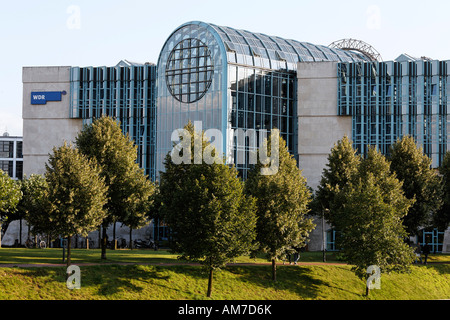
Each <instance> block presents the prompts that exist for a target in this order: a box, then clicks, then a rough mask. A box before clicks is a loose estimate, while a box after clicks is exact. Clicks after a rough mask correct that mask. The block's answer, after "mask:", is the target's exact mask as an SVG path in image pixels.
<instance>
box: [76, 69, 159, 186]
mask: <svg viewBox="0 0 450 320" xmlns="http://www.w3.org/2000/svg"><path fill="white" fill-rule="evenodd" d="M155 83H156V66H155V65H153V64H143V65H133V64H132V65H128V66H127V65H121V64H119V65H117V66H115V67H85V68H80V67H73V68H72V69H71V106H70V108H71V110H70V117H71V118H81V119H83V124H89V123H91V122H92V121H93V119H95V118H99V117H101V116H102V115H103V114H106V115H108V116H111V117H113V118H115V119H117V120H118V121H120V124H121V128H122V132H123V133H124V134H129V136H130V138H131V139H133V140H134V143H135V144H136V146H137V152H138V157H137V162H138V163H139V165H140V166H141V168H143V169H145V173H146V174H147V175H148V176H149V178H150V179H152V180H154V179H155V174H156V173H155V163H154V162H155V159H154V155H155V148H156V125H155V121H156V106H155V104H156V92H155Z"/></svg>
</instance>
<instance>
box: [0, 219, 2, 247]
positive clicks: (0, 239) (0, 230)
mask: <svg viewBox="0 0 450 320" xmlns="http://www.w3.org/2000/svg"><path fill="white" fill-rule="evenodd" d="M1 247H2V224H1V223H0V248H1Z"/></svg>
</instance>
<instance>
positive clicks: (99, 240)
mask: <svg viewBox="0 0 450 320" xmlns="http://www.w3.org/2000/svg"><path fill="white" fill-rule="evenodd" d="M101 247H102V225H100V226H99V227H98V248H99V249H100V248H101Z"/></svg>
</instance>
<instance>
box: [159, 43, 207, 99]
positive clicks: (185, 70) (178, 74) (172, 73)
mask: <svg viewBox="0 0 450 320" xmlns="http://www.w3.org/2000/svg"><path fill="white" fill-rule="evenodd" d="M213 71H214V66H213V63H212V58H211V53H210V51H209V49H208V47H207V46H206V45H205V44H204V43H203V42H201V41H200V40H198V39H186V40H182V41H180V42H179V43H178V44H177V45H176V46H175V48H174V49H173V50H172V52H171V53H170V56H169V59H168V61H167V65H166V84H167V87H168V89H169V91H170V94H171V95H172V96H173V97H174V98H175V99H177V100H178V101H181V102H186V103H193V102H196V101H198V100H200V99H201V98H202V97H203V96H204V95H205V94H206V92H207V91H208V89H209V87H210V86H211V82H212V75H213Z"/></svg>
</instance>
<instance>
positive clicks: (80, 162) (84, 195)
mask: <svg viewBox="0 0 450 320" xmlns="http://www.w3.org/2000/svg"><path fill="white" fill-rule="evenodd" d="M100 172H101V170H100V168H99V167H98V166H97V164H96V162H95V160H89V159H88V158H87V157H85V156H84V155H83V154H81V153H80V152H79V150H78V149H75V148H73V147H71V146H68V145H67V144H66V143H65V144H64V146H62V147H59V148H53V154H50V156H49V160H48V164H46V173H45V179H46V182H47V185H48V205H49V215H48V222H49V224H51V226H52V231H53V232H54V233H56V234H60V235H62V236H63V237H67V238H68V247H67V265H68V266H69V265H70V263H71V252H70V249H71V237H72V236H73V235H75V234H81V235H83V236H87V234H88V233H89V232H91V231H93V230H95V229H97V227H98V226H99V225H100V223H101V222H102V221H103V219H104V218H105V216H106V211H105V209H104V206H105V204H106V203H107V198H106V194H107V190H108V188H107V186H106V185H105V183H104V178H102V177H100Z"/></svg>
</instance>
